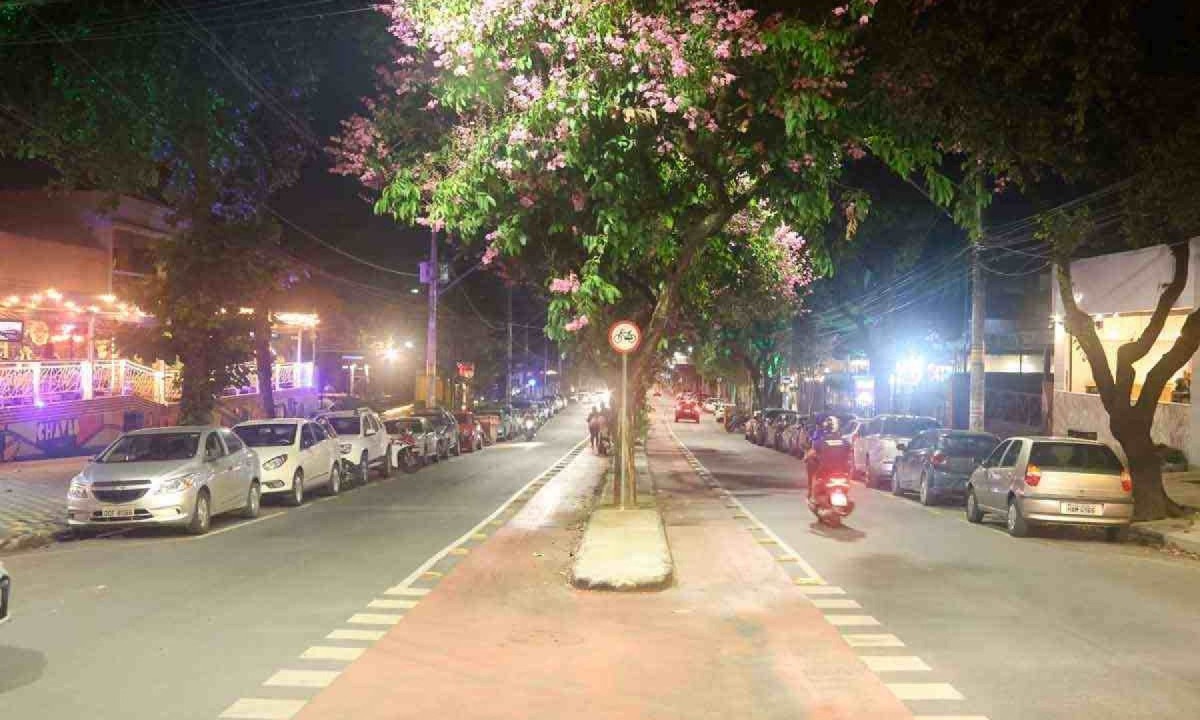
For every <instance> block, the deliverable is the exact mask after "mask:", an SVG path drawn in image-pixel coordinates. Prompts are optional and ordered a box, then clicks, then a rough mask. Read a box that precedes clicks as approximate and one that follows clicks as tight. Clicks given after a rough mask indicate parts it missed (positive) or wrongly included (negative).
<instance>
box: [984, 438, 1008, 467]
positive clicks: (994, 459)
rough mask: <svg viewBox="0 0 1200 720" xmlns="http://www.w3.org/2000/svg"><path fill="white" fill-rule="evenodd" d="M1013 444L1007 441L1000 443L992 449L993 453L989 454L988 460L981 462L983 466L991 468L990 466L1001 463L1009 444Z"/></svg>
mask: <svg viewBox="0 0 1200 720" xmlns="http://www.w3.org/2000/svg"><path fill="white" fill-rule="evenodd" d="M1011 444H1012V443H1011V442H1008V441H1005V442H1002V443H1000V444H999V445H997V446H996V449H995V450H992V454H991V455H988V457H987V460H984V461H983V462H982V463H981V464H982V465H983V467H989V468H990V467H996V466H997V465H999V464H1000V458H1002V457H1004V453H1005V452H1007V451H1008V446H1009V445H1011Z"/></svg>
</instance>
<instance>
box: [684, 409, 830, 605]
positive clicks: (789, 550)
mask: <svg viewBox="0 0 1200 720" xmlns="http://www.w3.org/2000/svg"><path fill="white" fill-rule="evenodd" d="M664 425H666V423H664ZM666 428H667V432H669V433H671V437H673V438H675V444H676V445H678V446H679V449H680V450H682V451H683V453H684V457H685V458H687V459H689V460H691V461H693V462H695V463H696V465H698V466H699V467H700V469H701V470H703V473H704V476H705V477H706V478H707V479H709V480H711V481H712V482H714V483H716V484H717V485H718V486H720V484H721V481H720V480H718V479H717V476H716V475H713V474H712V471H710V470H709V469H708V468H706V467H705V466H704V465H703V463H701V462H700V461H699V460H696V456H695V455H694V454H693V453H692V451H691V449H690V448H688V446H687V445H685V444H684V443H683V441H682V440H680V439H679V436H678V435H676V434H675V431H674V430H673V429H672V428H671V426H670V425H666ZM728 499H729V501H730V502H731V503H733V504H734V505H736V506H737V509H738V511H739V512H741V513H742V514H744V515H745V516H746V517H747V518H749V519H750V520H751V522H753V523H754V524H755V525H756V526H758V528H759V530H761V531H762V533H763V534H764V535H766V536H767V537H769V538H771V539H772V540H774V541H775V543H776V544H777V545H779V547H780V548H781V549H782V550H783V551H784V553H785V554H787V555H788V556H790V557H794V558H796V559H795V561H794V562H795V563H796V564H797V565H799V566H800V569H801V570H803V571H804V573H805V574H806V575H807V578H804V579H806V580H809V581H811V582H813V583H814V584H820V585H824V584H825V580H824V578H822V577H821V574H820V573H818V572H817V569H816V568H814V567H813V566H812V565H809V564H808V561H807V560H805V559H804V558H803V557H801V556H800V553H798V552H796V549H795V548H793V547H792V546H791V545H789V544H788V543H787V542H786V541H785V540H784V539H783V538H781V537H779V536H778V535H776V534H775V531H774V530H772V529H771V528H769V527H767V524H766V523H764V522H763V521H762V520H759V519H758V516H757V515H755V514H754V513H752V512H750V509H749V508H747V507H746V506H745V505H743V504H742V501H741V500H738V499H737V498H736V497H733V496H732V495H729V496H728Z"/></svg>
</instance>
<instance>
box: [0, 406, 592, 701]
mask: <svg viewBox="0 0 1200 720" xmlns="http://www.w3.org/2000/svg"><path fill="white" fill-rule="evenodd" d="M585 434H586V428H585V426H584V422H583V413H582V410H580V409H579V408H578V407H572V408H571V409H569V410H567V411H564V412H563V413H561V414H560V415H559V416H558V417H557V418H554V419H553V420H551V421H550V422H549V423H548V424H547V425H546V426H545V427H543V428H542V429H541V431H540V432H539V433H538V436H537V437H536V438H535V440H534V441H533V442H528V443H526V442H514V443H506V444H500V445H496V446H493V447H490V448H487V449H486V450H484V451H483V452H481V453H477V454H474V455H464V456H463V457H460V458H455V459H452V460H449V461H443V462H442V463H440V464H438V465H434V466H431V467H427V468H424V469H422V470H421V471H419V472H417V473H415V474H412V475H405V474H402V473H398V474H397V475H395V476H394V477H393V478H391V479H388V480H380V479H378V478H376V479H375V480H373V481H372V482H371V483H369V484H367V485H366V486H358V485H355V486H353V488H352V489H349V490H347V491H344V492H343V494H342V495H340V496H338V497H336V498H329V499H320V500H315V501H313V500H310V501H309V502H308V503H307V504H306V505H304V506H302V507H300V508H295V509H284V508H279V507H264V513H263V516H262V517H260V518H259V519H257V520H252V521H242V520H228V519H214V523H213V531H212V532H211V533H210V534H209V535H205V536H201V537H196V538H191V537H185V536H179V535H176V534H173V533H164V532H155V531H150V530H138V531H137V532H133V533H127V534H123V535H119V536H113V537H105V538H98V539H91V540H86V541H82V542H74V543H61V544H58V545H55V546H52V547H50V548H46V549H42V550H38V551H32V552H29V553H25V554H20V555H10V556H7V557H5V558H4V563H5V565H6V566H7V568H8V570H9V573H10V574H11V575H12V576H13V578H14V583H15V588H14V608H13V612H14V618H13V620H12V622H11V623H9V624H7V625H5V626H4V627H2V628H0V718H4V719H5V720H8V719H9V718H12V719H13V720H26V719H30V720H32V719H34V718H53V719H55V720H57V719H60V718H88V720H108V719H112V720H117V719H119V720H142V719H149V718H164V719H165V718H170V719H171V720H190V719H192V718H196V719H200V718H203V719H204V720H212V719H213V718H216V717H217V716H218V715H219V714H220V713H222V711H223V710H224V709H226V708H228V707H229V706H230V703H231V702H233V701H234V700H235V699H236V698H240V697H255V696H261V695H262V694H263V688H262V687H261V685H262V683H263V681H264V680H265V679H266V678H268V677H269V676H270V675H271V674H272V672H273V671H274V670H275V669H277V668H280V667H287V666H288V665H289V664H295V662H296V660H295V659H296V658H297V657H298V656H300V654H301V653H302V652H304V651H305V649H306V648H308V647H310V646H313V645H317V644H324V645H330V644H333V645H337V644H338V643H337V642H336V641H332V642H331V641H328V640H324V639H323V638H325V635H326V633H327V632H328V631H329V629H330V628H336V627H338V626H339V625H340V624H342V623H344V622H346V618H347V617H350V616H351V615H353V614H354V613H356V612H360V611H361V610H362V608H363V607H364V606H365V605H366V604H367V603H368V602H369V601H371V599H372V598H374V597H376V596H377V595H378V593H380V591H381V589H382V588H387V587H388V586H389V585H391V584H394V583H396V582H399V581H400V580H402V579H403V578H405V577H406V576H408V575H409V573H411V572H413V571H414V570H415V569H417V568H418V567H419V566H421V564H422V563H423V562H424V561H425V560H426V559H428V558H430V557H431V556H432V555H434V554H435V553H438V552H439V551H441V550H442V549H443V548H445V547H446V546H447V545H448V544H450V543H451V542H453V541H454V540H455V539H457V538H459V537H460V536H461V535H463V534H464V533H466V532H468V531H469V530H471V528H473V527H474V526H475V525H476V524H477V523H479V522H481V521H482V520H483V519H485V518H486V517H488V516H489V515H490V514H491V513H492V512H493V511H494V510H496V509H497V508H498V507H499V506H500V505H502V504H503V503H504V502H505V501H506V500H508V498H509V497H510V496H512V494H513V493H514V492H516V491H517V490H519V489H520V488H521V487H522V486H524V485H525V484H526V483H527V482H529V480H530V479H532V478H533V477H534V476H536V475H538V474H539V473H540V472H542V471H543V470H545V469H546V468H547V467H548V466H550V465H551V464H552V463H554V462H555V460H557V459H558V458H559V457H560V456H562V455H563V454H564V453H565V452H566V451H568V450H569V449H570V448H571V447H572V446H573V445H574V444H575V443H576V442H578V441H579V440H580V439H582V437H584V436H585ZM307 667H310V668H317V669H320V668H321V667H322V665H321V661H311V662H309V663H308V665H307ZM336 667H340V665H338V666H330V669H335V668H336ZM280 692H283V691H280Z"/></svg>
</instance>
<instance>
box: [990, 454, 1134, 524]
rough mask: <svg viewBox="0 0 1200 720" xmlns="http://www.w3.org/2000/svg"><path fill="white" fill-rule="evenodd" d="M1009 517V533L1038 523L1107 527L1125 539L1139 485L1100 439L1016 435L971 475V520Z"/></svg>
mask: <svg viewBox="0 0 1200 720" xmlns="http://www.w3.org/2000/svg"><path fill="white" fill-rule="evenodd" d="M989 512H994V513H999V514H1002V515H1004V517H1005V521H1006V524H1007V526H1008V534H1009V535H1012V536H1013V537H1023V536H1025V535H1028V534H1029V531H1030V528H1032V527H1034V526H1036V525H1082V526H1091V527H1097V526H1098V527H1103V528H1104V532H1105V535H1106V537H1107V538H1108V540H1109V541H1112V542H1115V541H1118V540H1120V539H1122V538H1123V537H1124V535H1125V533H1126V532H1127V531H1128V529H1129V523H1130V522H1131V521H1132V520H1133V482H1132V480H1131V479H1130V477H1129V473H1128V472H1126V471H1125V468H1124V467H1123V466H1122V465H1121V461H1120V460H1119V459H1118V458H1117V455H1116V453H1114V452H1113V451H1112V449H1111V448H1109V447H1108V446H1107V445H1105V444H1103V443H1099V442H1096V441H1094V440H1081V439H1077V438H1057V437H1014V438H1009V439H1008V440H1005V441H1004V442H1002V443H1000V445H998V446H997V447H996V449H995V450H993V451H992V453H991V455H989V456H988V457H987V459H985V460H984V461H983V463H982V464H981V465H980V466H979V467H978V468H976V469H975V472H973V473H971V479H970V480H969V481H968V483H967V520H968V521H969V522H973V523H977V522H980V521H981V520H983V518H984V515H986V514H987V513H989Z"/></svg>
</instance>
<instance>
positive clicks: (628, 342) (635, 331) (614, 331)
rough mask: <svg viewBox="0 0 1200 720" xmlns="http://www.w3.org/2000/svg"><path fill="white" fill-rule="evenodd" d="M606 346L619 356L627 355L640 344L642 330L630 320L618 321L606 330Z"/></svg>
mask: <svg viewBox="0 0 1200 720" xmlns="http://www.w3.org/2000/svg"><path fill="white" fill-rule="evenodd" d="M608 344H609V345H610V346H611V347H612V349H613V350H616V351H617V352H619V353H620V354H622V355H628V354H629V353H631V352H633V351H634V350H637V349H638V347H639V346H640V345H641V344H642V329H641V328H640V327H638V326H637V323H635V322H634V321H632V320H618V321H616V322H615V323H613V324H612V326H611V327H610V328H609V329H608Z"/></svg>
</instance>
